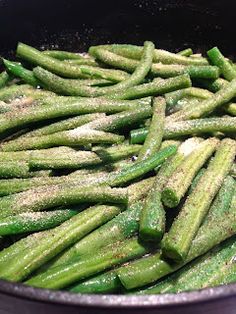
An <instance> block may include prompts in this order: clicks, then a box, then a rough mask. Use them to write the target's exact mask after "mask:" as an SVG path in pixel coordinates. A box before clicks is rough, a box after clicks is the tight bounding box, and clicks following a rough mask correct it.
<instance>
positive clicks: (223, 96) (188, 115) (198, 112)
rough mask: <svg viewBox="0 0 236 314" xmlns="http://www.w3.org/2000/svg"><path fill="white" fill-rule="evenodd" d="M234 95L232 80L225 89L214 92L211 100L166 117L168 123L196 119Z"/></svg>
mask: <svg viewBox="0 0 236 314" xmlns="http://www.w3.org/2000/svg"><path fill="white" fill-rule="evenodd" d="M235 95H236V79H233V80H232V81H231V82H230V83H229V84H228V85H227V86H226V87H225V88H223V89H221V90H219V91H218V92H216V93H215V94H214V95H213V96H212V97H211V98H209V99H206V100H203V101H202V102H201V103H199V105H198V106H197V107H195V106H194V107H192V106H189V107H187V108H185V109H183V110H180V111H178V112H176V113H174V114H172V115H170V116H169V117H168V121H169V120H171V121H179V120H188V119H198V118H200V117H202V116H205V115H207V114H209V113H211V112H212V111H214V110H215V109H217V108H218V107H220V106H222V105H224V104H226V103H227V102H229V101H230V100H231V99H232V98H233V97H235Z"/></svg>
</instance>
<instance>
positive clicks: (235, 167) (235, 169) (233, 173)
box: [230, 163, 236, 178]
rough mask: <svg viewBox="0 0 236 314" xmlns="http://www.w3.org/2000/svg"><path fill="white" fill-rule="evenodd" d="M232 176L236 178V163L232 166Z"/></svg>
mask: <svg viewBox="0 0 236 314" xmlns="http://www.w3.org/2000/svg"><path fill="white" fill-rule="evenodd" d="M230 174H231V175H232V177H234V178H235V177H236V164H235V163H234V164H233V165H232V168H231V171H230Z"/></svg>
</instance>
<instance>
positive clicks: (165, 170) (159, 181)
mask: <svg viewBox="0 0 236 314" xmlns="http://www.w3.org/2000/svg"><path fill="white" fill-rule="evenodd" d="M200 141H201V140H200V139H198V138H191V139H189V140H186V141H185V142H184V143H183V144H182V145H180V147H179V148H178V150H177V152H176V154H175V155H174V156H172V157H171V158H169V159H167V160H166V161H165V162H164V163H163V164H162V166H161V168H160V170H159V172H158V174H157V176H156V178H155V181H154V183H153V185H152V188H151V189H150V191H149V193H148V196H147V198H146V200H145V204H144V206H143V208H142V214H141V217H140V227H139V236H140V237H141V238H142V239H143V240H146V241H160V240H161V238H162V236H163V234H164V231H165V210H164V208H163V205H162V202H161V192H162V190H163V188H164V186H165V184H166V182H167V181H168V179H169V177H170V176H171V175H172V173H173V172H174V171H175V169H176V168H177V167H178V166H179V165H180V164H181V163H182V161H183V160H184V158H185V157H186V156H188V155H189V154H190V153H191V151H192V150H195V149H196V147H198V145H199V142H200Z"/></svg>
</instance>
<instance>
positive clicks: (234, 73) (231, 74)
mask: <svg viewBox="0 0 236 314" xmlns="http://www.w3.org/2000/svg"><path fill="white" fill-rule="evenodd" d="M207 55H208V57H209V59H210V61H211V63H213V64H214V65H216V66H218V67H219V69H220V70H221V73H222V74H223V76H224V77H225V78H226V79H227V80H229V81H232V80H233V79H234V78H236V70H235V69H234V67H233V66H232V65H231V64H230V62H229V61H228V60H226V59H225V57H224V56H223V55H222V53H221V52H220V50H219V49H218V48H217V47H214V48H212V49H211V50H208V51H207Z"/></svg>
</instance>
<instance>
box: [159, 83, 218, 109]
mask: <svg viewBox="0 0 236 314" xmlns="http://www.w3.org/2000/svg"><path fill="white" fill-rule="evenodd" d="M184 97H197V98H202V99H207V98H209V97H212V93H211V92H209V91H207V90H205V89H202V88H197V87H189V88H184V89H180V90H177V91H174V92H171V93H168V94H166V95H165V99H166V104H167V106H170V107H172V106H175V105H176V104H177V102H178V101H179V100H180V99H182V98H184Z"/></svg>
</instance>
